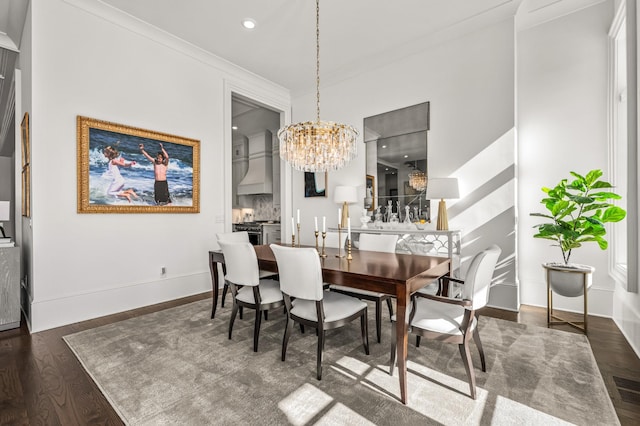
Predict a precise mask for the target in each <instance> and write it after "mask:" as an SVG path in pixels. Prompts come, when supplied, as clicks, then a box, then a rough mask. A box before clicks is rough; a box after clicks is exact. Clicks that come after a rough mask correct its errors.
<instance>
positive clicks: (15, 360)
mask: <svg viewBox="0 0 640 426" xmlns="http://www.w3.org/2000/svg"><path fill="white" fill-rule="evenodd" d="M210 297H211V296H210V293H204V294H200V295H196V296H192V297H187V298H183V299H178V300H174V301H171V302H166V303H161V304H158V305H153V306H148V307H145V308H140V309H135V310H132V311H127V312H122V313H119V314H115V315H110V316H107V317H102V318H97V319H94V320H89V321H84V322H81V323H76V324H71V325H68V326H64V327H59V328H56V329H52V330H48V331H44V332H40V333H35V334H32V335H31V334H29V331H28V330H27V328H26V326H25V325H24V324H23V325H22V327H21V328H19V329H15V330H9V331H4V332H0V425H65V426H68V425H88V424H101V425H112V424H113V425H121V424H122V422H121V421H120V418H119V417H118V415H117V414H116V413H115V411H114V410H113V409H112V408H111V406H110V405H109V403H108V402H107V401H106V399H105V398H104V397H103V396H102V393H101V392H100V391H99V390H98V388H97V387H96V385H95V384H94V383H93V381H92V380H91V378H90V377H89V376H88V375H87V374H86V373H85V372H84V369H83V368H82V366H81V365H80V363H79V362H78V361H77V359H76V358H75V356H74V355H73V353H72V352H71V351H70V350H69V348H68V347H67V345H66V344H65V343H64V341H63V340H62V336H65V335H67V334H70V333H74V332H77V331H81V330H86V329H90V328H94V327H97V326H100V325H104V324H109V323H112V322H116V321H120V320H123V319H127V318H132V317H136V316H139V315H144V314H148V313H151V312H155V311H159V310H162V309H167V308H169V307H173V306H178V305H182V304H185V303H190V302H194V301H196V300H201V299H204V298H210ZM482 314H483V315H487V316H491V317H495V318H501V319H504V320H508V321H515V322H520V323H524V324H533V325H538V326H542V327H545V326H546V310H545V309H543V308H536V307H531V306H522V307H521V311H520V312H519V313H515V312H509V311H502V310H499V309H491V308H485V309H484V310H483V312H482ZM568 315H570V314H568ZM576 319H578V317H577V316H576ZM556 328H558V329H561V330H565V331H570V332H578V331H577V330H575V329H573V328H572V327H570V326H556ZM589 341H590V342H591V347H592V349H593V353H594V355H595V358H596V361H597V363H598V367H599V368H600V372H601V373H602V376H603V378H604V381H605V383H606V386H607V389H608V391H609V395H610V397H611V400H612V402H613V405H614V406H615V409H616V412H617V414H618V417H619V419H620V422H621V423H622V424H623V425H637V424H639V423H640V360H639V359H638V357H637V356H636V355H635V353H634V352H633V350H632V349H631V347H630V346H629V344H628V343H627V341H626V340H625V338H624V336H623V335H622V333H621V332H620V331H619V330H618V328H617V326H616V325H615V324H614V322H613V321H612V320H610V319H606V318H599V317H589Z"/></svg>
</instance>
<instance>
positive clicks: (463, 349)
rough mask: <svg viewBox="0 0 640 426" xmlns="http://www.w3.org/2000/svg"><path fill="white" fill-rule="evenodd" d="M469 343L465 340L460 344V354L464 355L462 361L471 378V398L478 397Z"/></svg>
mask: <svg viewBox="0 0 640 426" xmlns="http://www.w3.org/2000/svg"><path fill="white" fill-rule="evenodd" d="M468 345H469V343H468V342H467V341H465V342H464V343H461V344H459V345H458V349H460V355H461V356H462V362H463V364H464V369H465V370H466V371H467V377H468V378H469V390H470V392H471V398H472V399H476V375H475V372H474V371H473V361H472V360H471V353H470V352H469V347H468Z"/></svg>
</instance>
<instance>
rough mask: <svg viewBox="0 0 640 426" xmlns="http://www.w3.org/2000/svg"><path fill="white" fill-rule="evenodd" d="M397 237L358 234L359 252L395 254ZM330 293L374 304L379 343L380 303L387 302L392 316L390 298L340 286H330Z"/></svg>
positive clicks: (380, 331) (386, 295) (381, 294)
mask: <svg viewBox="0 0 640 426" xmlns="http://www.w3.org/2000/svg"><path fill="white" fill-rule="evenodd" d="M397 242H398V236H397V235H380V234H360V246H359V250H368V251H380V252H385V253H395V251H396V243H397ZM329 288H330V289H331V290H332V291H337V292H339V293H342V294H346V295H349V296H353V297H357V298H359V299H365V300H371V301H373V302H375V304H376V338H377V339H378V343H380V342H381V335H382V302H384V301H386V302H387V307H388V308H389V317H391V316H392V315H393V305H392V304H391V298H392V296H391V295H389V294H384V293H375V292H373V291H368V290H360V289H355V288H352V287H346V286H341V285H335V284H334V285H331V286H330V287H329Z"/></svg>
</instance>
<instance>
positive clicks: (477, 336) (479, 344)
mask: <svg viewBox="0 0 640 426" xmlns="http://www.w3.org/2000/svg"><path fill="white" fill-rule="evenodd" d="M473 341H474V342H476V346H477V347H478V352H480V363H481V364H482V371H485V372H486V371H487V365H486V364H485V361H484V349H482V341H481V340H480V333H479V332H478V327H477V325H476V328H475V329H474V330H473Z"/></svg>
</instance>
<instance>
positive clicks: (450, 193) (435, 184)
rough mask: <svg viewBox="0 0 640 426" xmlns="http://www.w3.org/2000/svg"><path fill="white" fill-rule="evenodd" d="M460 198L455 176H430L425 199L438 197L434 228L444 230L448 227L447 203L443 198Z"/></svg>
mask: <svg viewBox="0 0 640 426" xmlns="http://www.w3.org/2000/svg"><path fill="white" fill-rule="evenodd" d="M455 198H460V190H459V189H458V179H457V178H431V179H429V183H428V184H427V200H437V199H440V203H439V204H438V223H437V225H436V229H437V230H439V231H446V230H448V229H449V221H448V218H447V203H445V201H444V200H445V199H455Z"/></svg>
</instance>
